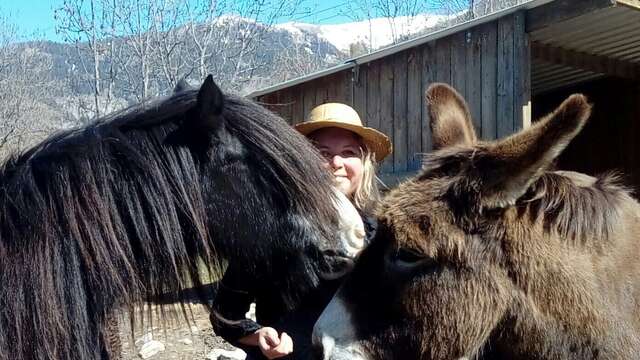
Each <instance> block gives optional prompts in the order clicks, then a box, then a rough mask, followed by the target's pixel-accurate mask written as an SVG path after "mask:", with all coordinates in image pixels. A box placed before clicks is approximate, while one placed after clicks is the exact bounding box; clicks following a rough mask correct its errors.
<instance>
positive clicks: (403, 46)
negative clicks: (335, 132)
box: [248, 0, 554, 97]
mask: <svg viewBox="0 0 640 360" xmlns="http://www.w3.org/2000/svg"><path fill="white" fill-rule="evenodd" d="M552 1H554V0H532V1H529V2H526V3H523V4H519V5H515V6H512V7H509V8H506V9H503V10H500V11H498V12H495V13H493V14H489V15H485V16H482V17H479V18H476V19H473V20H470V21H467V22H464V23H461V24H458V25H455V26H452V27H449V28H446V29H443V30H439V31H436V32H433V33H429V34H426V35H423V36H420V37H417V38H415V39H412V40H408V41H405V42H402V43H399V44H396V45H392V46H389V47H386V48H383V49H380V50H377V51H374V52H372V53H370V54H366V55H362V56H359V57H356V58H353V59H350V60H347V61H346V62H345V63H343V64H340V65H337V66H334V67H331V68H329V69H325V70H322V71H318V72H315V73H312V74H308V75H305V76H301V77H298V78H295V79H291V80H288V81H285V82H282V83H279V84H276V85H273V86H270V87H267V88H264V89H260V90H257V91H254V92H252V93H251V94H249V95H248V96H249V97H256V96H260V95H264V94H268V93H271V92H274V91H278V90H282V89H285V88H288V87H291V86H295V85H298V84H302V83H305V82H308V81H311V80H314V79H318V78H321V77H325V76H328V75H331V74H335V73H337V72H339V71H343V70H346V69H349V68H353V67H355V66H356V65H362V64H366V63H368V62H371V61H374V60H378V59H381V58H383V57H386V56H389V55H392V54H395V53H398V52H400V51H404V50H407V49H410V48H413V47H416V46H420V45H422V44H425V43H428V42H430V41H434V40H437V39H440V38H443V37H447V36H449V35H452V34H455V33H458V32H461V31H464V30H467V29H470V28H472V27H475V26H478V25H481V24H485V23H488V22H491V21H494V20H496V19H498V18H501V17H504V16H506V15H509V14H512V13H515V12H517V11H520V10H529V9H533V8H536V7H538V6H542V5H545V4H548V3H550V2H552Z"/></svg>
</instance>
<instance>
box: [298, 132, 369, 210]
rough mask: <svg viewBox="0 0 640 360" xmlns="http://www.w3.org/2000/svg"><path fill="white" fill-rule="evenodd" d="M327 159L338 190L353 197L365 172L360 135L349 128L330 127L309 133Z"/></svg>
mask: <svg viewBox="0 0 640 360" xmlns="http://www.w3.org/2000/svg"><path fill="white" fill-rule="evenodd" d="M309 138H310V139H311V140H313V141H314V143H315V145H316V147H317V148H318V150H320V153H321V154H322V156H324V158H325V159H326V163H325V166H326V167H327V168H328V169H329V170H330V171H331V172H332V174H333V176H334V177H335V182H336V186H337V188H338V190H340V191H341V192H342V193H343V194H345V195H346V196H347V197H349V198H351V197H352V196H353V194H354V193H355V192H356V190H357V189H358V186H360V182H361V181H362V176H363V173H364V165H363V163H362V146H361V144H360V139H359V137H358V136H357V135H356V134H354V133H353V132H351V131H349V130H344V129H340V128H335V127H329V128H324V129H320V130H317V131H314V132H313V133H311V134H309Z"/></svg>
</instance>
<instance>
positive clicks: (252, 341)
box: [240, 327, 293, 359]
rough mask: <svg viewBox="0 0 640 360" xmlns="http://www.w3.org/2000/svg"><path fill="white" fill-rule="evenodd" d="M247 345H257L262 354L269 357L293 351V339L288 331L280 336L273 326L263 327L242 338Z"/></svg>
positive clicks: (278, 356) (275, 357)
mask: <svg viewBox="0 0 640 360" xmlns="http://www.w3.org/2000/svg"><path fill="white" fill-rule="evenodd" d="M240 342H241V343H243V344H246V345H256V346H258V348H260V351H261V352H262V355H264V356H266V357H267V358H268V359H277V358H281V357H283V356H285V355H288V354H291V353H292V352H293V340H292V339H291V337H290V336H289V335H287V333H284V332H283V333H282V334H280V336H278V331H276V329H274V328H272V327H263V328H260V329H258V330H256V332H254V333H253V334H251V335H249V336H245V337H244V338H242V339H240Z"/></svg>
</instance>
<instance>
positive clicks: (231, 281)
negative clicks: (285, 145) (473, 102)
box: [211, 103, 391, 359]
mask: <svg viewBox="0 0 640 360" xmlns="http://www.w3.org/2000/svg"><path fill="white" fill-rule="evenodd" d="M295 128H296V129H297V130H298V131H299V132H300V133H302V134H303V135H305V136H307V137H308V138H309V139H310V140H311V141H312V142H313V143H314V144H315V146H316V147H317V148H318V150H319V151H320V153H321V154H322V155H323V157H324V158H325V160H326V163H325V166H326V167H327V169H328V170H329V171H331V173H332V174H333V175H334V177H335V185H336V188H337V189H338V190H339V191H340V192H342V193H343V194H344V195H346V196H347V197H348V198H349V200H351V202H352V203H353V204H354V206H355V207H356V208H357V209H358V211H359V213H360V216H361V217H362V219H363V222H364V224H365V232H366V239H367V241H368V239H370V238H371V237H372V236H373V233H374V232H375V223H374V222H373V220H372V219H371V218H369V217H368V216H367V215H366V214H367V213H368V211H369V210H370V209H371V206H372V204H374V203H375V202H376V201H377V200H378V199H379V193H378V187H377V183H376V177H375V169H376V166H375V164H376V162H380V161H382V160H383V159H384V158H385V157H386V156H387V155H389V154H390V153H391V142H390V141H389V138H388V137H387V136H385V135H384V134H382V133H381V132H379V131H377V130H375V129H372V128H368V127H364V126H363V125H362V121H361V120H360V117H359V116H358V113H357V112H356V111H355V110H353V109H352V108H351V107H349V106H347V105H344V104H339V103H328V104H323V105H320V106H317V107H316V108H314V109H313V110H312V111H311V113H310V114H309V116H308V119H307V121H306V122H303V123H300V124H297V125H296V126H295ZM252 279H253V277H252V276H251V275H250V274H248V273H246V272H243V270H242V269H236V268H232V267H230V268H228V269H227V271H226V272H225V274H224V277H223V278H222V280H221V281H220V287H219V290H218V294H217V295H216V300H215V302H214V305H213V311H212V314H211V323H212V325H213V329H214V331H215V332H216V334H218V335H219V336H221V337H222V338H224V339H225V340H227V341H228V342H230V343H231V344H233V345H235V346H237V347H240V348H242V349H243V350H245V351H246V352H247V354H248V356H247V359H264V358H267V359H277V358H285V357H286V359H307V358H308V355H307V354H308V352H307V351H308V350H309V349H310V345H311V331H312V328H313V324H314V323H315V321H316V320H317V318H318V317H319V316H320V313H321V312H322V310H323V309H324V308H325V307H326V305H327V304H328V302H329V300H331V297H332V296H333V294H334V293H335V291H336V290H337V286H338V285H339V283H338V282H336V281H327V282H325V283H323V284H322V286H321V287H320V288H319V289H318V290H317V291H315V292H314V293H313V294H311V296H309V297H308V298H305V299H303V301H302V303H301V305H300V307H299V308H298V309H297V310H296V311H295V312H293V313H291V312H287V311H286V309H285V308H284V306H283V304H281V303H279V302H278V300H277V299H278V296H277V294H273V290H271V289H269V286H268V285H265V284H253V283H252ZM270 290H271V291H270ZM253 301H255V303H256V318H257V321H258V322H259V323H257V322H255V321H252V320H249V319H246V318H245V313H246V312H247V310H248V309H249V306H250V304H251V302H253ZM294 347H295V348H294ZM294 349H295V351H294Z"/></svg>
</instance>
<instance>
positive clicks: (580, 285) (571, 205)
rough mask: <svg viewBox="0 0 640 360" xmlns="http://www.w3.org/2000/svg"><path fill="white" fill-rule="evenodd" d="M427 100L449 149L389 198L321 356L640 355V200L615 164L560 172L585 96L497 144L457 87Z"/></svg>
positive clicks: (439, 138) (319, 334)
mask: <svg viewBox="0 0 640 360" xmlns="http://www.w3.org/2000/svg"><path fill="white" fill-rule="evenodd" d="M427 101H428V103H429V105H430V107H429V109H430V116H431V128H432V133H433V137H434V139H433V143H434V144H436V147H437V149H438V151H436V152H434V153H433V154H431V155H430V156H428V158H427V159H426V161H425V164H424V169H423V171H422V173H421V174H420V175H419V176H418V177H416V178H414V179H412V180H410V181H407V182H405V183H404V184H402V185H400V186H399V187H398V188H397V189H395V190H394V191H392V192H391V193H390V194H389V195H388V196H387V197H386V199H385V200H384V201H383V203H382V205H381V206H380V208H379V209H378V219H379V222H380V228H379V232H378V234H377V236H376V238H375V239H374V240H373V242H372V244H371V245H370V246H369V248H368V249H366V250H365V251H364V252H363V253H362V255H361V257H360V259H359V261H358V264H357V266H356V268H355V270H354V272H353V273H352V275H351V276H350V278H349V279H348V280H347V281H346V283H345V284H344V286H343V287H342V289H341V290H340V291H339V292H338V294H337V295H336V296H335V297H334V299H333V301H332V302H331V304H330V305H329V307H328V308H327V309H326V310H325V312H324V313H323V315H322V317H321V318H320V319H319V320H318V323H317V324H316V327H315V329H314V342H315V344H316V345H317V347H318V348H319V350H321V353H322V355H321V358H323V359H332V360H339V359H361V360H364V359H458V358H469V359H639V358H640V309H639V302H640V259H639V255H640V241H639V240H640V206H639V204H638V203H637V202H636V201H635V200H634V199H632V198H631V196H630V195H629V192H628V191H627V190H626V189H625V188H624V187H622V186H620V185H619V184H618V183H617V181H616V178H615V177H613V176H605V177H600V178H594V177H590V176H587V175H584V174H579V173H573V172H560V171H556V172H552V171H549V168H550V167H551V164H552V162H553V161H554V159H555V158H556V157H557V156H558V155H559V154H560V153H561V152H562V150H563V149H564V148H565V147H566V146H567V144H568V143H569V142H570V141H571V139H572V138H573V137H574V136H576V134H578V132H579V131H580V129H581V128H582V127H583V125H584V124H585V122H586V120H587V118H588V117H589V114H590V106H589V104H588V103H587V100H586V99H585V97H584V96H582V95H573V96H571V97H570V98H569V99H567V100H566V101H565V102H563V103H562V105H560V107H558V109H556V110H555V111H554V112H553V113H551V114H550V115H548V116H547V117H545V118H543V119H541V120H540V121H539V122H537V123H536V124H535V125H533V126H532V127H530V128H529V129H526V130H523V131H521V132H520V133H518V134H515V135H513V136H510V137H508V138H506V139H502V140H499V141H495V142H482V141H477V140H476V135H475V132H474V130H473V126H472V125H471V119H470V115H469V110H468V108H467V105H466V103H465V101H464V99H463V98H462V97H461V96H460V95H459V94H458V93H456V92H455V90H453V89H452V88H450V87H448V86H446V85H442V84H436V85H433V86H431V87H430V88H429V90H428V91H427Z"/></svg>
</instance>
